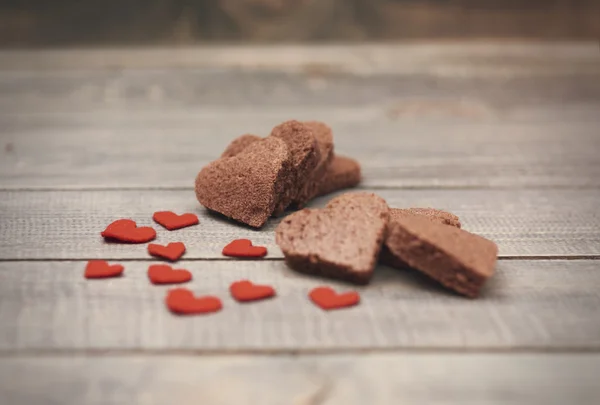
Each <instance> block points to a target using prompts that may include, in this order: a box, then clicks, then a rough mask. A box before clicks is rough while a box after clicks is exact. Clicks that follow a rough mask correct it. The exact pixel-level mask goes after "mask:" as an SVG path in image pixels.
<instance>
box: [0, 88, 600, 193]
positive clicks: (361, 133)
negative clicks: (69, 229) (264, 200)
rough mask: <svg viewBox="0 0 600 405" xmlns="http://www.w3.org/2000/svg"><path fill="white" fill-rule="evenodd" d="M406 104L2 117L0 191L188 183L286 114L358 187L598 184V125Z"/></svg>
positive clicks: (184, 184)
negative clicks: (451, 112)
mask: <svg viewBox="0 0 600 405" xmlns="http://www.w3.org/2000/svg"><path fill="white" fill-rule="evenodd" d="M599 83H600V80H599ZM599 95H600V93H599ZM599 101H600V98H599ZM410 104H411V103H410V102H409V103H407V104H403V105H404V107H401V106H402V104H401V103H400V104H398V105H397V108H399V109H402V108H404V110H402V111H403V112H402V114H405V115H406V116H405V117H404V118H401V119H389V118H388V117H386V116H384V109H383V108H373V107H365V108H349V109H343V108H342V109H335V108H323V109H321V110H317V109H315V108H310V109H306V108H298V109H286V110H283V111H271V110H269V112H264V111H240V110H227V111H226V110H225V109H212V110H211V109H208V110H207V109H200V108H198V110H197V111H198V112H197V113H194V112H192V111H190V110H186V109H185V108H183V112H182V110H180V109H175V110H169V111H162V112H156V113H150V112H143V113H142V112H138V113H136V112H127V113H126V114H125V113H116V112H113V113H104V114H103V113H102V112H94V113H91V112H90V113H88V114H60V113H49V114H46V115H38V114H36V115H32V116H27V115H26V116H23V115H16V116H1V115H0V123H2V124H3V126H4V130H3V132H2V134H1V135H0V139H2V141H3V144H4V145H0V146H5V145H8V144H10V145H11V149H10V151H7V150H3V151H0V154H2V159H0V188H4V189H19V188H21V189H22V188H26V189H30V188H44V189H47V188H50V189H51V188H78V189H79V188H83V189H85V188H117V187H128V188H132V187H134V188H160V187H164V188H174V187H186V188H187V187H191V186H192V185H193V181H194V178H195V176H196V174H197V173H198V171H200V169H201V168H202V167H203V166H204V165H206V164H207V163H209V162H210V161H212V160H214V159H216V158H218V157H219V156H220V154H221V152H222V151H223V150H224V149H225V147H226V146H227V144H228V143H229V142H230V141H231V140H232V139H234V138H235V137H236V136H238V135H239V134H243V133H248V132H250V133H257V134H263V135H266V134H268V133H270V131H271V129H272V128H273V126H275V125H277V124H278V123H280V122H283V121H285V120H287V119H290V118H296V119H319V120H323V121H325V122H327V123H328V124H329V125H330V126H331V127H332V128H333V130H334V135H335V148H336V150H337V151H338V152H339V153H342V154H346V155H349V156H352V157H354V158H356V159H357V160H358V161H359V162H360V163H361V165H362V168H363V174H364V182H363V185H364V186H365V187H386V188H387V187H443V188H455V187H511V186H514V187H600V159H598V153H600V135H599V133H598V128H599V127H600V122H595V121H590V122H585V121H579V122H574V121H566V122H548V123H541V122H515V121H510V120H509V121H502V122H501V121H498V120H496V119H492V120H487V119H486V118H484V119H482V120H479V119H477V118H475V119H474V121H473V122H465V121H464V120H461V119H460V118H458V119H456V120H452V119H449V118H448V117H446V118H442V119H436V118H435V115H436V114H437V113H436V111H444V109H445V108H446V107H448V108H450V106H451V105H453V104H452V103H451V102H450V103H448V104H444V103H441V104H438V105H437V107H436V104H435V103H434V102H432V103H429V105H430V107H431V111H430V113H431V114H432V117H431V118H427V117H421V118H423V121H421V120H419V118H418V116H419V115H421V114H425V115H427V114H429V112H427V108H428V107H427V105H428V103H427V102H425V103H423V104H422V107H423V108H424V110H419V107H415V110H414V111H413V112H411V108H412V107H410ZM412 104H413V106H417V105H418V103H417V104H414V103H412ZM464 107H465V108H466V109H467V110H468V109H469V108H471V107H469V106H468V104H465V105H464ZM598 109H599V110H600V102H599V103H598ZM474 111H479V110H477V108H475V110H474ZM481 111H483V112H482V113H483V114H484V115H485V114H486V113H485V111H486V110H485V109H484V110H481ZM481 111H480V112H481ZM413 113H414V114H415V116H413V117H412V118H411V117H410V115H411V114H413ZM442 114H443V112H442ZM475 114H477V112H475ZM560 116H561V115H560V113H558V112H557V113H556V115H555V116H554V118H553V119H555V118H558V117H560Z"/></svg>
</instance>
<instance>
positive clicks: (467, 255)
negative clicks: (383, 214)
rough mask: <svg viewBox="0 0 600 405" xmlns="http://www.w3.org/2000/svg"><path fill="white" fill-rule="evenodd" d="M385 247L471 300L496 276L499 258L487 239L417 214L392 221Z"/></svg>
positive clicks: (493, 245) (496, 249)
mask: <svg viewBox="0 0 600 405" xmlns="http://www.w3.org/2000/svg"><path fill="white" fill-rule="evenodd" d="M385 244H386V246H387V248H388V249H389V250H390V252H391V253H392V254H393V255H394V256H396V257H398V258H399V259H401V260H402V261H404V262H405V263H407V264H408V265H409V266H410V267H412V268H414V269H416V270H419V271H420V272H422V273H425V274H426V275H428V276H429V277H431V278H432V279H434V280H436V281H438V282H440V283H441V284H443V285H444V286H446V287H448V288H450V289H452V290H454V291H456V292H458V293H460V294H463V295H466V296H467V297H471V298H475V297H477V296H478V295H479V291H480V289H481V287H482V286H483V285H484V283H485V282H486V281H487V280H488V279H489V278H490V277H491V276H492V275H493V274H494V269H495V265H496V259H497V255H498V247H497V246H496V244H495V243H494V242H492V241H490V240H488V239H485V238H483V237H481V236H478V235H475V234H472V233H469V232H467V231H464V230H462V229H459V228H456V227H454V226H448V225H443V224H439V223H436V222H434V221H431V220H429V219H427V218H423V217H418V216H414V215H413V216H410V215H407V216H405V217H403V218H399V219H397V220H395V221H393V222H390V225H389V230H388V236H387V238H386V241H385Z"/></svg>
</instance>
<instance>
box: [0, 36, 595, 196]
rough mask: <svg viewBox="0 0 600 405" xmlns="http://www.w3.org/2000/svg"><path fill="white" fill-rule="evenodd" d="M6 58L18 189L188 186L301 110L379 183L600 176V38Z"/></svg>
mask: <svg viewBox="0 0 600 405" xmlns="http://www.w3.org/2000/svg"><path fill="white" fill-rule="evenodd" d="M0 66H1V67H2V68H1V69H2V70H1V71H0V128H1V131H0V140H1V141H2V143H3V146H4V148H5V151H4V153H3V154H2V159H0V187H2V188H57V187H59V188H68V187H76V188H86V187H91V188H98V187H187V186H189V184H190V182H191V181H192V179H193V176H194V175H195V173H196V172H197V171H198V170H199V169H200V167H202V165H204V164H206V163H207V162H208V161H209V160H211V159H214V158H215V157H217V156H218V155H220V152H221V151H222V150H223V148H224V147H225V145H226V144H227V143H228V142H229V140H231V139H233V138H234V137H236V136H238V135H239V134H241V133H245V132H256V133H261V134H267V133H268V132H269V131H270V129H271V128H272V127H273V126H275V125H276V124H278V123H280V122H281V121H283V120H287V119H290V118H297V119H320V120H324V121H326V122H327V123H329V124H330V125H331V126H332V127H333V129H334V131H335V134H336V147H337V149H338V150H339V151H340V152H342V153H347V154H351V155H353V156H354V157H356V158H357V159H359V160H360V161H361V162H362V163H363V166H364V171H365V180H366V182H365V184H366V185H367V186H370V187H489V186H499V187H507V186H537V187H553V186H556V187H565V186H574V187H598V186H600V183H599V182H600V180H599V179H600V162H599V161H598V159H596V157H597V155H598V153H599V151H600V136H599V135H598V125H599V124H598V115H597V111H598V110H599V109H600V52H598V49H597V44H586V43H574V44H555V45H541V44H529V45H518V44H508V45H506V44H505V45H501V44H491V45H490V44H488V43H483V44H466V45H464V44H461V45H457V44H446V45H434V44H423V45H396V46H393V45H372V46H355V47H344V46H324V47H302V46H299V47H290V48H285V47H275V48H268V47H250V48H240V47H229V48H227V47H225V48H189V49H179V50H168V49H154V50H132V51H130V50H127V51H125V50H115V49H112V50H110V49H109V50H103V51H77V50H70V51H45V52H40V53H32V52H0ZM366 139H368V142H366V141H365V140H366ZM9 146H10V148H9ZM157 162H158V163H160V165H158V164H157Z"/></svg>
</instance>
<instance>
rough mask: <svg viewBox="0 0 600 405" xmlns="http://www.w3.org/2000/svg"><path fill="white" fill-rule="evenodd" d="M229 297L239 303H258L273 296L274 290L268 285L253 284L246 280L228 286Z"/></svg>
mask: <svg viewBox="0 0 600 405" xmlns="http://www.w3.org/2000/svg"><path fill="white" fill-rule="evenodd" d="M229 291H230V292H231V296H232V297H233V298H234V299H236V300H237V301H240V302H246V301H258V300H262V299H265V298H270V297H273V296H274V295H275V289H274V288H273V287H271V286H270V285H258V284H253V283H252V282H251V281H248V280H241V281H236V282H234V283H232V284H231V285H230V286H229Z"/></svg>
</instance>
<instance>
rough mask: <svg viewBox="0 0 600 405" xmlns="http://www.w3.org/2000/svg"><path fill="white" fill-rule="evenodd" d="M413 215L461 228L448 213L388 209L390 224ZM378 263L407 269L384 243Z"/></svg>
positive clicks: (413, 209)
mask: <svg viewBox="0 0 600 405" xmlns="http://www.w3.org/2000/svg"><path fill="white" fill-rule="evenodd" d="M414 215H416V216H419V217H421V218H425V219H427V220H429V221H432V222H435V223H438V224H443V225H449V226H454V227H456V228H460V227H461V223H460V219H459V218H458V217H457V216H456V215H454V214H452V213H450V212H448V211H442V210H438V209H435V208H390V224H391V223H392V222H394V221H396V220H398V219H401V218H406V217H407V216H414ZM379 261H380V262H381V263H383V264H385V265H388V266H391V267H395V268H397V269H404V268H408V267H409V266H408V264H407V263H406V262H405V261H404V260H402V259H400V258H399V257H397V256H394V255H393V254H392V253H391V252H390V250H389V249H388V248H387V246H386V244H385V243H384V244H383V248H382V249H381V255H380V256H379Z"/></svg>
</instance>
